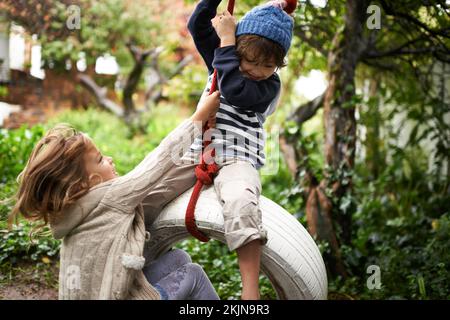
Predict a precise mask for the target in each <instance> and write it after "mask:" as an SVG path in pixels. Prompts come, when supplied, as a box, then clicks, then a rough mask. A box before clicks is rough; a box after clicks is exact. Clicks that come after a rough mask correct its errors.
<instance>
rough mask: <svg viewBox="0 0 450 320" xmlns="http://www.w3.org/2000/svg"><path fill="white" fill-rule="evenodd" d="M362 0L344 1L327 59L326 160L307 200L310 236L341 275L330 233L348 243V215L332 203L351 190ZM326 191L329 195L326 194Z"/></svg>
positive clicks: (338, 255)
mask: <svg viewBox="0 0 450 320" xmlns="http://www.w3.org/2000/svg"><path fill="white" fill-rule="evenodd" d="M366 7H367V4H366V1H363V0H347V3H346V16H345V26H344V28H343V30H339V31H338V32H337V33H336V35H335V37H334V39H333V44H332V48H331V50H330V52H329V56H328V76H329V86H328V88H327V90H326V92H325V97H324V124H325V150H324V152H325V162H326V166H327V168H326V169H325V172H324V179H323V180H322V181H321V182H320V183H319V184H318V185H317V186H312V187H311V189H310V193H309V196H308V200H307V205H306V215H307V219H308V227H309V230H310V232H311V233H312V234H313V235H315V236H316V237H317V239H318V240H325V241H327V242H328V243H329V244H330V249H331V255H330V256H327V255H325V259H326V260H328V266H329V268H330V272H331V273H332V274H334V275H337V274H339V275H342V276H346V271H345V268H344V265H343V263H342V258H341V253H340V249H339V241H338V237H337V236H336V232H335V231H334V228H333V224H332V222H333V221H334V222H335V223H336V224H337V226H338V227H339V230H340V234H339V235H340V237H339V239H340V240H341V241H342V242H343V243H349V242H350V240H351V215H350V213H345V212H342V211H341V210H339V208H338V207H337V204H338V203H339V200H340V199H341V198H342V196H343V195H345V194H346V193H347V192H350V191H351V187H352V183H351V172H352V170H353V168H354V159H355V141H356V121H355V105H354V102H353V101H354V95H355V70H356V66H357V64H358V61H359V59H360V56H361V53H362V52H363V50H364V48H365V41H364V38H363V26H364V22H365V16H366ZM327 191H328V192H327Z"/></svg>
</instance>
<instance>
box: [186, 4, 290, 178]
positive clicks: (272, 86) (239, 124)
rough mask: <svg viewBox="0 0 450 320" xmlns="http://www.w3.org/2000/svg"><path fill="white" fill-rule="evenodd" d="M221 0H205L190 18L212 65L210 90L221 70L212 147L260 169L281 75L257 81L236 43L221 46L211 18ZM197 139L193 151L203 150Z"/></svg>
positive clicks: (219, 156)
mask: <svg viewBox="0 0 450 320" xmlns="http://www.w3.org/2000/svg"><path fill="white" fill-rule="evenodd" d="M219 4H220V0H202V1H200V2H199V4H198V5H197V7H196V8H195V10H194V12H193V14H192V16H191V17H190V19H189V23H188V29H189V31H190V33H191V35H192V37H193V39H194V43H195V45H196V47H197V50H198V51H199V53H200V54H201V56H202V57H203V60H204V61H205V63H206V66H207V67H208V73H209V77H208V82H207V85H206V89H205V90H207V91H209V88H210V86H211V81H212V73H213V71H214V68H215V69H217V75H218V86H219V91H220V93H221V99H220V102H221V103H220V107H219V111H218V112H217V117H216V118H217V121H216V128H215V129H214V130H212V132H211V135H212V137H211V140H212V142H211V146H212V147H214V148H215V149H216V161H225V160H227V159H236V158H238V159H242V160H246V161H249V162H250V163H252V164H253V165H254V166H255V167H256V168H257V169H259V168H261V167H262V166H263V165H264V163H265V155H264V145H265V138H266V137H265V136H266V135H265V132H264V130H263V124H264V121H265V119H266V118H267V116H268V115H270V114H271V113H273V112H274V111H275V107H276V104H277V101H278V98H279V94H280V88H281V84H280V78H279V77H278V75H277V74H276V73H274V74H273V75H272V76H270V77H269V78H268V79H265V80H261V81H254V80H251V79H249V78H246V77H244V75H243V74H242V73H241V72H240V70H239V65H240V60H239V57H238V55H237V53H236V47H235V46H226V47H222V48H219V44H220V39H219V37H218V36H217V33H216V31H215V30H214V28H213V26H212V23H211V19H212V18H214V17H215V15H216V12H217V7H218V5H219ZM201 146H202V144H201V140H200V139H197V140H196V141H195V142H194V144H193V145H192V146H191V151H193V152H195V153H197V152H200V151H201Z"/></svg>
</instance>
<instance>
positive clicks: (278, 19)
mask: <svg viewBox="0 0 450 320" xmlns="http://www.w3.org/2000/svg"><path fill="white" fill-rule="evenodd" d="M293 28H294V19H293V18H292V17H291V16H290V15H288V14H287V13H286V12H285V11H284V10H283V9H282V7H281V6H279V5H277V4H276V3H275V4H274V3H266V4H263V5H260V6H257V7H255V8H253V9H252V10H250V11H249V12H247V14H246V15H245V16H244V17H243V18H242V19H241V21H239V23H238V25H237V28H236V37H237V36H240V35H243V34H254V35H258V36H261V37H264V38H267V39H270V40H272V41H274V42H276V43H278V44H279V45H281V46H282V47H283V49H284V51H285V54H287V52H288V51H289V47H290V46H291V39H292V30H293Z"/></svg>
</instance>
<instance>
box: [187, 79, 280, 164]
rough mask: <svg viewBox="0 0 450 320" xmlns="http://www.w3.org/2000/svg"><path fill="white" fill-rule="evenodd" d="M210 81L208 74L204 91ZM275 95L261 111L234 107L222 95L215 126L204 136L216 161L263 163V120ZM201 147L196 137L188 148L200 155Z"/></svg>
mask: <svg viewBox="0 0 450 320" xmlns="http://www.w3.org/2000/svg"><path fill="white" fill-rule="evenodd" d="M211 81H212V76H210V77H209V78H208V83H207V85H206V89H205V91H206V92H209V88H210V87H211ZM278 97H279V95H278V96H277V97H275V99H274V100H273V101H272V103H271V104H270V106H269V108H267V110H266V112H264V113H263V114H262V113H258V112H255V111H250V110H245V109H242V108H237V107H235V106H233V105H231V104H230V103H229V102H228V101H227V100H226V99H225V98H224V97H223V96H221V98H220V107H219V110H218V112H217V115H216V127H215V128H213V129H211V130H210V132H207V133H205V135H204V139H211V147H213V148H215V150H216V162H217V163H220V162H224V161H227V160H232V159H240V160H245V161H249V162H250V163H251V164H252V165H253V166H254V167H255V168H256V169H260V168H261V167H262V166H263V165H264V164H265V159H266V158H265V154H264V146H265V141H266V133H265V132H264V129H263V123H264V121H265V119H266V117H267V116H268V115H270V114H271V113H273V111H274V110H275V107H276V103H277V101H278ZM201 150H202V141H201V139H196V140H195V141H194V143H193V144H192V145H191V152H192V153H194V154H195V155H200V152H201ZM196 159H198V157H196Z"/></svg>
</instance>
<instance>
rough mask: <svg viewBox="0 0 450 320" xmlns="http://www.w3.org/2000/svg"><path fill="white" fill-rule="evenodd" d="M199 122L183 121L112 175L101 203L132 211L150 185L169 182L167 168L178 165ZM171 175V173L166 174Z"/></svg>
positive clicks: (149, 191)
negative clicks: (138, 158)
mask: <svg viewBox="0 0 450 320" xmlns="http://www.w3.org/2000/svg"><path fill="white" fill-rule="evenodd" d="M201 134H202V127H201V123H200V122H198V123H197V122H195V123H194V122H193V121H192V120H191V119H189V120H185V121H183V122H182V123H181V124H180V125H179V126H178V127H177V128H175V129H174V130H173V131H172V132H171V133H170V134H169V135H168V136H167V137H166V138H164V140H163V141H162V142H161V143H160V144H159V146H158V147H156V149H154V150H153V151H152V152H150V153H149V154H148V155H147V156H146V157H145V158H144V160H142V162H141V163H139V165H137V166H136V167H135V168H134V169H133V170H132V171H130V172H129V173H127V174H126V175H124V176H121V177H119V178H116V179H114V181H113V182H112V184H111V186H110V187H109V188H108V190H107V191H106V192H105V195H104V197H103V199H102V202H103V204H105V205H107V206H110V207H115V208H117V209H119V210H121V211H124V212H128V213H132V212H134V210H133V209H134V208H136V207H137V206H138V205H139V204H140V203H141V202H142V201H143V200H144V198H145V197H146V196H147V195H148V194H149V193H151V190H152V188H155V187H156V186H157V185H161V184H164V183H170V181H166V180H170V179H167V177H166V176H167V174H166V173H167V172H168V171H169V170H171V169H172V168H173V167H175V166H178V165H180V163H181V160H180V159H181V157H182V156H183V155H184V154H186V153H187V152H188V151H189V147H190V145H191V144H192V143H193V142H194V139H195V138H196V137H199V136H201ZM169 178H170V177H169Z"/></svg>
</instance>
